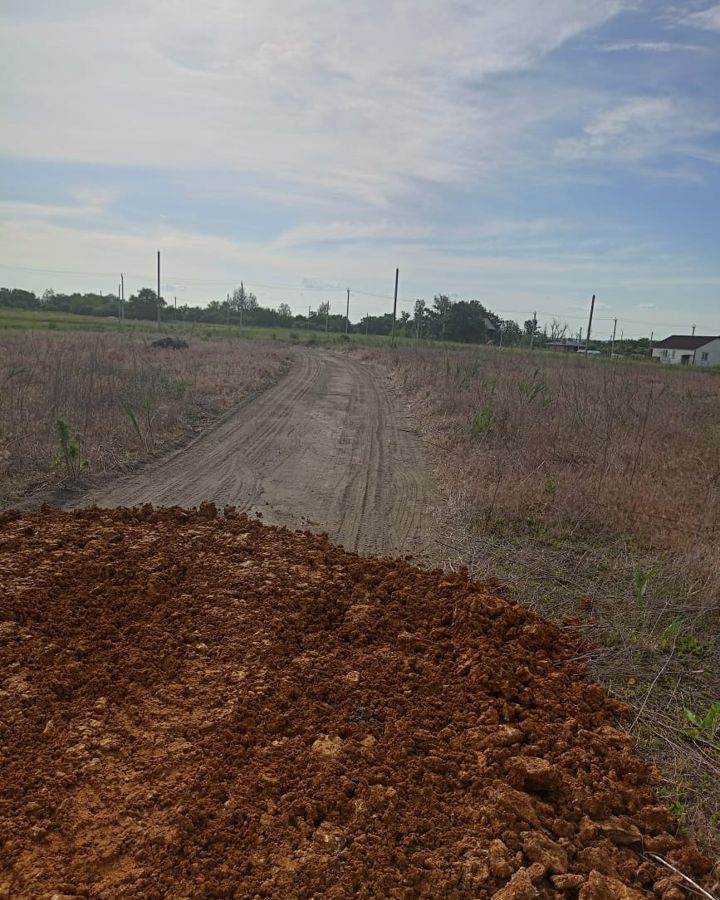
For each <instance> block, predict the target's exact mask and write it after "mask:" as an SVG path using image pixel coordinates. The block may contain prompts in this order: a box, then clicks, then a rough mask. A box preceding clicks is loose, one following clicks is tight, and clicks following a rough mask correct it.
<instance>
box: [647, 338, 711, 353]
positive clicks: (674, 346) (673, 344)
mask: <svg viewBox="0 0 720 900" xmlns="http://www.w3.org/2000/svg"><path fill="white" fill-rule="evenodd" d="M719 337H720V335H717V334H711V335H707V334H706V335H702V334H696V335H694V336H691V335H689V334H671V335H670V337H666V338H665V340H664V341H657V343H655V344H654V345H653V346H654V348H655V349H657V348H658V347H660V348H663V347H665V348H667V349H668V350H697V349H698V348H700V347H704V346H705V344H709V343H710V341H716V340H718V338H719Z"/></svg>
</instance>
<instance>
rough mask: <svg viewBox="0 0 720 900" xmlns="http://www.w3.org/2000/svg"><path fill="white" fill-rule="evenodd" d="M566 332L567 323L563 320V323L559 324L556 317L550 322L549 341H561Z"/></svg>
mask: <svg viewBox="0 0 720 900" xmlns="http://www.w3.org/2000/svg"><path fill="white" fill-rule="evenodd" d="M567 332H568V324H567V322H565V324H564V325H561V324H560V321H559V320H558V319H553V320H552V322H551V323H550V335H549V337H550V340H551V341H561V340H562V339H563V338H564V337H565V335H566V334H567Z"/></svg>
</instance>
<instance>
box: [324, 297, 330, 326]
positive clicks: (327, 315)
mask: <svg viewBox="0 0 720 900" xmlns="http://www.w3.org/2000/svg"><path fill="white" fill-rule="evenodd" d="M329 327H330V301H329V300H328V302H327V305H326V306H325V334H327V333H328V328H329Z"/></svg>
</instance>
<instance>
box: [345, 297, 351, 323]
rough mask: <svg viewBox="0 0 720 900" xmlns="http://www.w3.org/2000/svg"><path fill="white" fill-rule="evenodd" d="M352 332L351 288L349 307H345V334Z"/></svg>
mask: <svg viewBox="0 0 720 900" xmlns="http://www.w3.org/2000/svg"><path fill="white" fill-rule="evenodd" d="M349 331H350V288H348V289H347V306H346V307H345V334H348V333H349Z"/></svg>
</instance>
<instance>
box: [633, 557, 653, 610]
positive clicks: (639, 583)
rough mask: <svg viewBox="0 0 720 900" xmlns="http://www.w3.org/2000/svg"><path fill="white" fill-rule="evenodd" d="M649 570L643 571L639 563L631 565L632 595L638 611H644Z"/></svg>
mask: <svg viewBox="0 0 720 900" xmlns="http://www.w3.org/2000/svg"><path fill="white" fill-rule="evenodd" d="M651 574H652V572H651V570H649V569H644V568H643V567H642V566H641V565H640V564H639V563H637V562H634V563H633V593H634V595H635V602H636V603H637V605H638V608H639V609H645V594H646V593H647V589H648V584H649V582H650V575H651Z"/></svg>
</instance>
